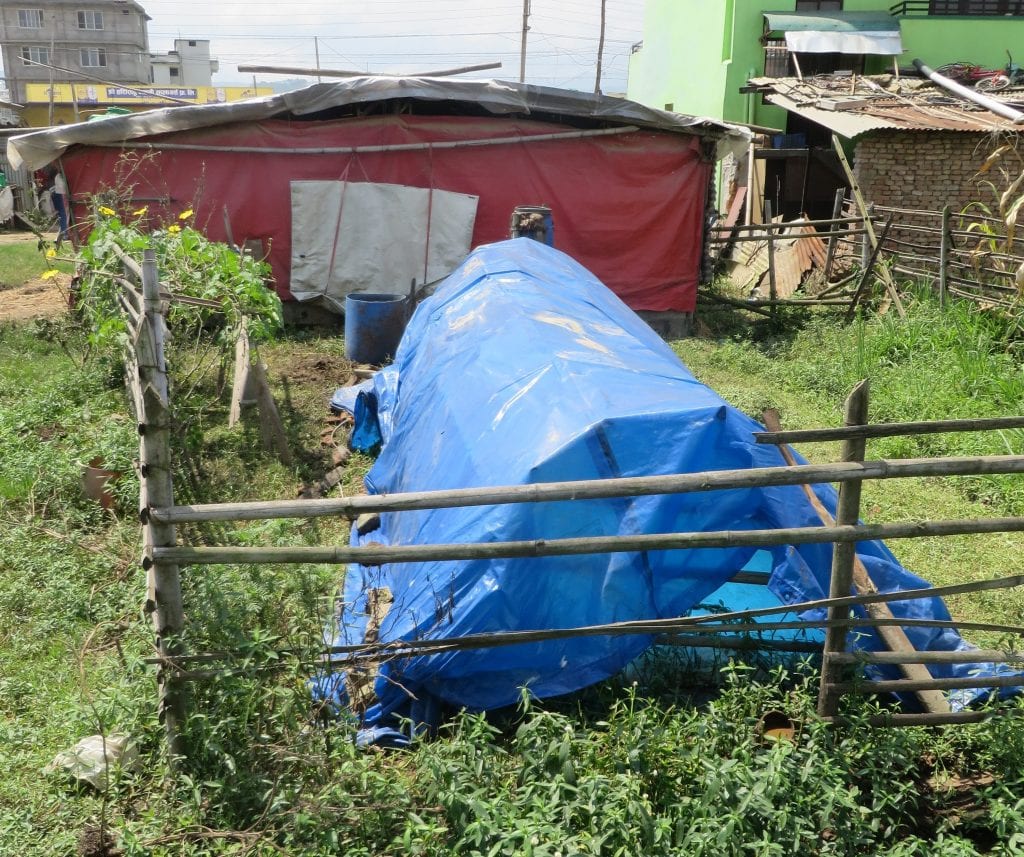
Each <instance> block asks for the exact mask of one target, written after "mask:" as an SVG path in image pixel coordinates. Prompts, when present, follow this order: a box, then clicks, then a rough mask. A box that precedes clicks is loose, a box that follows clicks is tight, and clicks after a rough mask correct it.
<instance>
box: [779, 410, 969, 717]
mask: <svg viewBox="0 0 1024 857" xmlns="http://www.w3.org/2000/svg"><path fill="white" fill-rule="evenodd" d="M764 424H765V426H766V427H767V428H768V429H769V430H770V431H776V432H777V431H781V429H782V426H781V425H780V424H779V415H778V413H777V412H776V411H773V410H769V411H765V414H764ZM861 443H862V446H864V445H866V444H865V443H864V441H863V438H862V439H861ZM779 452H781V453H782V457H783V458H784V459H785V461H786V464H788V465H789V466H790V467H792V466H794V465H796V463H797V461H796V458H795V457H794V455H793V453H792V451H791V450H790V449H789V447H788V446H785V445H783V446H780V447H779ZM849 484H859V483H849ZM801 487H802V488H803V490H804V494H805V495H806V496H807V499H808V500H809V501H810V503H811V506H812V507H813V508H814V511H815V512H816V513H817V515H818V517H819V518H820V519H821V522H822V524H824V525H825V526H826V527H831V526H833V525H835V523H836V521H835V519H834V518H833V517H832V514H831V513H830V512H829V511H828V509H826V508H825V505H824V503H822V502H821V500H820V499H819V498H818V495H817V494H815V493H814V491H813V490H812V489H811V487H810V486H809V485H803V486H801ZM844 487H845V486H844ZM853 587H854V590H855V591H856V593H857V594H858V595H875V594H877V592H878V588H877V587H876V586H875V583H874V581H873V580H872V579H871V575H869V574H868V570H867V568H866V567H865V565H864V563H863V562H861V560H860V557H858V556H857V555H856V552H855V553H854V556H853ZM866 612H867V614H868V616H870V617H871V618H873V619H886V620H887V619H894V618H896V617H895V616H894V615H893V613H892V611H891V610H890V609H889V607H888V606H887V605H886V604H872V605H869V606H868V607H867V608H866ZM843 630H846V631H847V632H848V630H849V629H848V627H847V628H844V629H843ZM878 636H879V637H880V638H881V639H882V642H883V643H885V645H886V646H887V647H888V648H889V649H890V650H892V651H894V652H913V651H915V650H914V646H913V644H912V643H911V642H910V638H909V637H907V634H906V632H905V631H904V630H903V629H902V628H900V627H898V626H879V627H878ZM903 673H904V675H906V677H907V678H908V679H913V680H917V681H924V680H930V679H931V674H930V673H929V672H928V670H927V669H925V668H924V667H922V666H918V665H908V666H906V667H905V668H904V670H903ZM918 699H919V700H920V702H921V705H922V706H923V707H924V709H925V710H926V711H932V712H942V711H949V704H948V703H947V702H946V699H945V697H944V696H943V695H942V694H941V693H929V692H927V691H925V692H922V693H919V694H918Z"/></svg>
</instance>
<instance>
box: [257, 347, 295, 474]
mask: <svg viewBox="0 0 1024 857" xmlns="http://www.w3.org/2000/svg"><path fill="white" fill-rule="evenodd" d="M251 371H252V375H253V378H254V382H255V384H256V401H257V403H258V405H259V409H260V434H261V435H262V437H263V438H264V447H265V448H266V449H268V450H270V449H276V450H277V457H278V458H280V459H281V463H282V464H284V465H286V466H288V467H291V464H292V453H291V450H290V449H289V448H288V434H287V432H285V430H284V423H283V422H282V421H281V414H280V413H279V412H278V410H277V402H276V401H274V394H273V393H272V392H271V390H270V384H269V383H268V382H267V367H266V364H264V363H260V362H259V361H257V362H256V363H254V364H253V365H252V369H251Z"/></svg>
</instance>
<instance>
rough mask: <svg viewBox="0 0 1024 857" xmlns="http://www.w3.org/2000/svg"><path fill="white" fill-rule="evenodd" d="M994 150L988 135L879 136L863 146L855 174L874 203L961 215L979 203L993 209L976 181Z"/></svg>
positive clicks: (904, 133)
mask: <svg viewBox="0 0 1024 857" xmlns="http://www.w3.org/2000/svg"><path fill="white" fill-rule="evenodd" d="M990 151H991V147H990V144H989V138H988V135H987V134H981V133H969V132H956V131H943V132H935V131H878V132H875V133H873V134H871V135H870V136H869V137H867V138H865V139H863V140H861V141H860V142H858V143H857V146H856V149H855V153H854V173H855V174H856V176H857V181H858V182H859V183H860V186H861V190H862V191H863V192H864V199H865V200H867V201H868V202H874V203H875V204H876V205H887V206H892V207H894V208H910V209H928V210H931V211H939V210H941V209H942V207H943V206H944V205H951V206H953V211H954V212H958V211H960V210H961V209H962V208H963V207H964V206H965V205H967V204H968V203H970V202H973V201H975V200H980V201H982V202H984V203H985V204H986V205H991V204H992V201H993V200H992V195H991V193H990V192H989V191H987V190H986V189H985V188H980V187H979V186H978V184H977V181H976V179H975V176H976V174H977V172H978V168H979V167H980V166H981V164H982V163H983V162H984V160H985V158H986V157H987V156H988V154H989V152H990ZM992 178H996V177H995V176H993V177H992ZM996 183H997V185H998V183H999V182H998V178H996Z"/></svg>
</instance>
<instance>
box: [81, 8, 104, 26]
mask: <svg viewBox="0 0 1024 857" xmlns="http://www.w3.org/2000/svg"><path fill="white" fill-rule="evenodd" d="M78 29H79V30H102V29H103V13H102V12H94V11H91V10H89V11H86V12H79V13H78Z"/></svg>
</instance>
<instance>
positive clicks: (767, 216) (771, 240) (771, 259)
mask: <svg viewBox="0 0 1024 857" xmlns="http://www.w3.org/2000/svg"><path fill="white" fill-rule="evenodd" d="M764 222H765V224H766V225H767V226H768V231H767V233H766V234H767V239H768V298H769V300H771V301H772V302H773V305H772V309H771V313H772V316H773V317H774V315H775V306H774V301H776V300H778V291H777V288H776V284H775V238H776V234H775V232H774V231H773V230H772V201H771V200H770V199H766V200H765V201H764Z"/></svg>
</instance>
